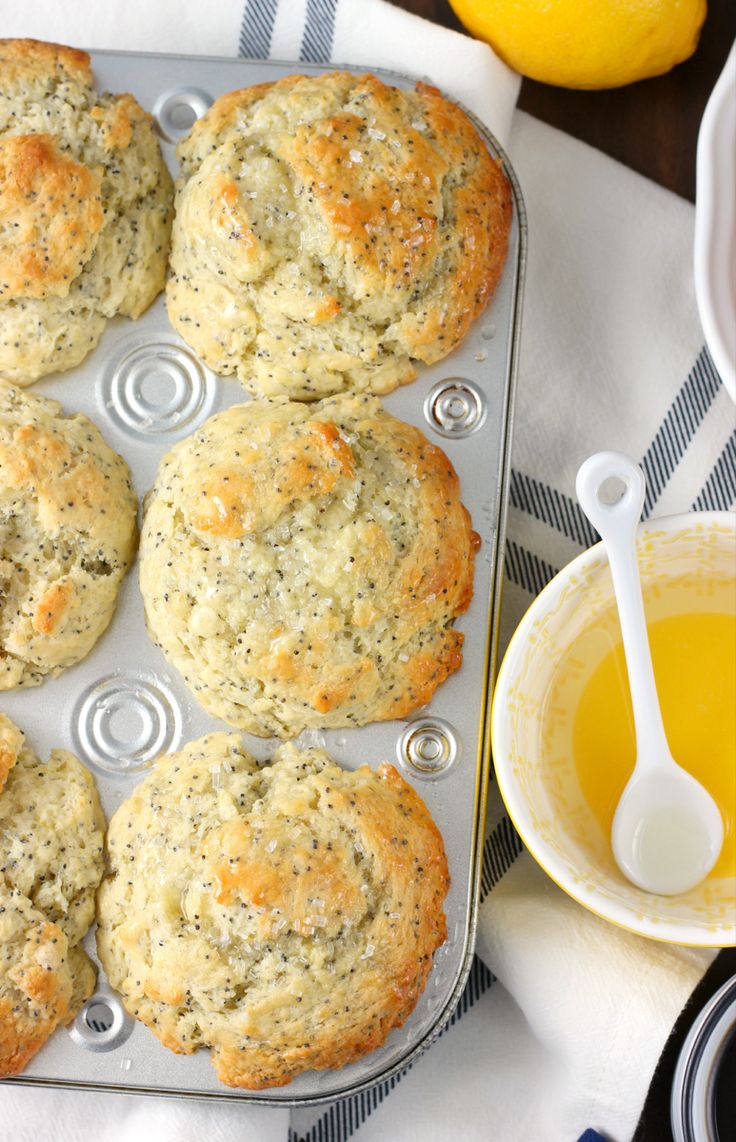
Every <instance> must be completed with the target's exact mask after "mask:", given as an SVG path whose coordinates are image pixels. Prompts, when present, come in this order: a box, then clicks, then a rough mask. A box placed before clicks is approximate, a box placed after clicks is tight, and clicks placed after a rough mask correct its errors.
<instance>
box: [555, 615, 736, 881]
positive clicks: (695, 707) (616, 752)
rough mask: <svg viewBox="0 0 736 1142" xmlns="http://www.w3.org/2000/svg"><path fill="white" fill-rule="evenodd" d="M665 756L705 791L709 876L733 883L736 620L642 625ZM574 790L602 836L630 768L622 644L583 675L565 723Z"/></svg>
mask: <svg viewBox="0 0 736 1142" xmlns="http://www.w3.org/2000/svg"><path fill="white" fill-rule="evenodd" d="M648 630H649V640H650V644H651V647H652V659H653V661H654V673H655V677H656V680H657V692H658V694H659V700H660V704H661V706H662V718H663V720H664V725H665V730H666V732H667V739H668V741H669V744H670V749H671V751H672V756H673V757H674V759H675V761H677V762H678V763H679V764H680V765H681V766H682V767H683V768H684V769H687V770H688V772H689V773H691V774H692V775H693V777H695V778H697V780H698V781H700V782H701V784H703V785H704V786H705V788H706V789H707V790H708V791H709V793H710V794H711V796H712V797H713V798H714V800H715V802H716V804H717V805H718V807H719V809H720V810H721V814H722V816H723V823H724V830H725V839H724V844H723V850H722V852H721V856H720V858H719V860H718V862H717V863H716V865H715V867H714V868H713V870H712V872H711V873H710V876H711V877H723V876H728V877H736V835H735V832H734V830H735V828H736V615H734V614H727V613H724V612H709V611H700V612H697V613H684V614H677V615H672V616H670V617H667V618H662V619H658V620H657V621H656V622H652V623H649V624H648ZM572 745H573V755H574V761H575V768H576V770H577V775H578V780H579V782H580V788H581V792H582V794H583V797H584V798H585V801H586V802H587V804H588V806H589V807H590V809H591V810H592V811H593V813H594V815H595V817H596V819H597V821H598V823H599V824H600V826H601V828H602V829H603V831H604V835H605V836H606V837H610V833H611V823H612V821H613V814H614V811H615V808H616V805H617V803H618V800H619V797H620V796H621V793H622V792H623V789H624V786H625V785H626V782H627V781H628V779H629V777H630V775H631V771H632V769H633V768H634V760H635V754H636V746H635V737H634V721H633V714H632V710H631V699H630V697H629V688H628V680H627V675H626V666H625V663H624V652H623V646H622V644H621V643H620V642H619V643H618V645H617V646H615V647H613V649H611V650H610V651H609V652H608V653H607V654H606V655H605V657H604V658H603V659H602V661H600V662H599V664H598V665H597V666H596V667H595V669H594V670H593V672H592V673H591V674H590V677H589V678H588V680H587V682H586V684H585V686H584V688H583V690H582V693H581V695H580V700H579V704H578V706H577V710H576V713H575V717H574V721H573V725H572Z"/></svg>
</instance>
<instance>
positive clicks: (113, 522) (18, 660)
mask: <svg viewBox="0 0 736 1142" xmlns="http://www.w3.org/2000/svg"><path fill="white" fill-rule="evenodd" d="M137 503H138V501H137V499H136V496H135V494H134V492H133V489H132V487H131V483H130V473H129V471H128V466H127V464H126V463H125V461H124V460H123V459H121V457H120V456H118V455H117V453H116V452H113V450H112V449H111V448H109V447H108V445H107V444H106V443H105V441H104V440H103V439H102V437H101V436H100V433H99V432H98V431H97V429H96V428H95V426H94V425H93V424H92V422H91V421H90V420H88V419H87V417H86V416H82V415H81V414H80V413H77V414H75V415H74V416H64V414H63V412H62V410H61V406H60V405H59V404H57V402H56V401H52V400H48V399H47V398H46V397H40V396H35V395H32V394H30V393H27V392H24V391H23V390H22V389H17V388H14V387H13V386H12V385H7V384H4V383H3V382H0V690H8V689H10V688H11V687H14V686H34V685H37V684H38V683H39V682H41V681H42V680H43V678H44V676H45V675H46V674H54V675H55V674H58V673H59V672H60V671H61V670H63V669H64V668H65V667H67V666H71V665H72V664H73V663H75V662H78V661H79V659H80V658H84V656H85V655H86V654H87V653H88V652H89V651H90V650H91V649H92V647H93V646H94V644H95V642H96V641H97V639H98V638H99V636H100V635H101V634H102V632H103V631H104V630H105V628H106V626H107V624H108V623H109V622H110V619H111V618H112V614H113V610H114V607H115V600H116V597H117V593H118V588H119V587H120V583H121V581H122V579H123V576H124V574H125V572H126V570H127V568H128V566H129V565H130V563H131V561H132V559H133V556H134V553H135V543H136V534H137V532H136V511H137Z"/></svg>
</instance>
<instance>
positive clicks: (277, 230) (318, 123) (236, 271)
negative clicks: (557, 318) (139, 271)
mask: <svg viewBox="0 0 736 1142" xmlns="http://www.w3.org/2000/svg"><path fill="white" fill-rule="evenodd" d="M178 155H179V159H180V161H181V173H180V176H179V179H178V182H177V197H176V220H175V223H174V230H173V235H172V251H171V271H172V272H171V276H170V279H169V282H168V285H167V303H168V310H169V316H170V318H171V321H172V323H173V324H174V326H175V327H176V329H177V330H178V331H179V332H180V333H181V335H182V337H183V338H184V339H185V340H186V341H187V342H188V343H189V345H191V346H192V348H193V349H194V350H195V351H196V352H197V353H198V354H199V355H200V357H202V359H203V360H204V361H206V363H207V364H208V365H210V367H211V368H212V369H214V370H215V371H216V372H218V373H220V374H223V375H227V374H236V375H237V376H238V377H239V379H240V380H241V381H242V383H243V384H244V385H245V387H246V389H247V390H248V391H249V392H251V393H253V394H255V395H265V396H275V395H281V394H283V395H286V396H289V397H291V398H294V399H304V400H314V399H317V398H319V397H324V396H326V395H328V394H330V393H337V392H342V391H345V390H349V391H368V392H374V393H387V392H389V391H390V390H392V389H394V388H396V386H397V385H400V384H404V383H405V382H407V381H411V380H412V379H413V378H414V376H415V375H416V373H415V367H414V364H413V362H414V360H419V361H425V362H428V363H429V362H433V361H438V360H440V358H442V357H444V356H445V355H446V354H447V353H449V352H451V350H452V349H454V348H455V346H456V345H457V344H458V342H459V341H460V340H461V338H462V337H463V336H464V334H465V332H466V331H467V329H468V327H469V325H470V323H471V321H472V320H473V318H474V317H476V316H477V315H478V314H479V313H480V311H481V310H482V309H483V307H484V306H485V304H486V302H487V300H488V298H489V297H490V295H491V293H492V292H493V289H494V288H495V285H496V283H497V281H498V279H499V277H500V274H501V270H502V268H503V264H504V259H505V257H506V247H507V240H508V231H509V226H510V219H511V197H510V189H509V184H508V181H507V179H506V176H505V175H504V173H503V171H502V170H501V167H500V165H499V164H498V163H497V162H496V161H494V160H493V159H492V158H491V157H490V155H489V153H488V150H487V149H486V146H485V143H484V142H483V140H482V139H481V138H480V136H479V135H478V133H477V131H476V130H475V128H474V127H473V125H472V124H471V123H470V121H469V119H468V118H467V116H466V115H465V114H464V113H463V112H462V111H461V110H460V109H459V108H458V107H456V106H455V105H454V104H452V103H449V102H448V101H447V100H446V99H444V98H443V97H442V96H441V95H440V93H439V92H438V91H437V90H436V89H434V88H432V87H428V86H426V85H425V84H421V83H420V84H418V85H417V88H416V90H415V91H403V90H399V89H398V88H394V87H389V86H387V85H386V84H384V83H382V82H381V81H380V80H378V79H376V78H375V77H374V76H371V75H363V76H356V75H351V74H348V73H342V72H335V73H331V74H326V75H320V76H299V75H296V76H287V77H286V78H284V79H281V80H279V81H278V82H276V83H271V84H261V85H259V86H256V87H251V88H247V89H245V90H243V91H235V92H232V93H230V94H228V95H224V96H222V97H221V98H220V99H218V100H217V101H216V102H215V103H214V104H213V105H212V107H211V108H210V109H209V111H208V112H207V113H206V114H205V115H204V116H203V117H202V118H201V119H200V120H199V121H198V122H197V123H196V124H195V125H194V127H193V128H192V131H191V133H190V135H189V136H188V137H187V138H186V139H185V140H184V141H183V142H182V143H180V145H179V149H178Z"/></svg>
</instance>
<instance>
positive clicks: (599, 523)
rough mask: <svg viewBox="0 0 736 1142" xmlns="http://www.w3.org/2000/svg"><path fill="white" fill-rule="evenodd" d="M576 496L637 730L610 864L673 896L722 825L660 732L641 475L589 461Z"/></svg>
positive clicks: (708, 853) (701, 869)
mask: <svg viewBox="0 0 736 1142" xmlns="http://www.w3.org/2000/svg"><path fill="white" fill-rule="evenodd" d="M576 488H577V494H578V500H579V501H580V506H581V507H582V509H583V511H584V512H585V514H586V516H587V517H588V519H589V520H590V522H591V523H592V525H593V527H595V528H596V530H597V531H598V532H599V534H600V536H601V539H602V540H603V542H604V544H605V547H606V552H607V554H608V560H609V564H610V568H611V576H612V578H613V589H614V594H615V597H616V606H617V607H618V612H619V619H620V622H621V634H622V636H623V644H624V655H625V658H626V670H627V674H628V678H629V688H630V691H631V704H632V708H633V712H634V727H635V730H636V764H635V766H634V772H633V773H632V775H631V777H630V778H629V780H628V782H627V784H626V787H625V788H624V792H623V794H622V795H621V798H620V800H619V803H618V806H617V808H616V812H615V814H614V818H613V826H612V829H611V846H612V848H613V855H614V858H615V860H616V863H617V864H618V866H619V868H620V869H621V871H622V873H623V874H624V876H626V877H627V878H628V879H629V880H630V881H631V882H632V883H633V884H635V885H637V886H638V887H639V888H643V889H645V890H646V891H648V892H654V893H658V894H660V895H668V896H669V895H678V894H680V893H683V892H687V891H689V890H690V889H692V888H694V887H695V886H696V885H697V884H700V882H701V881H702V880H704V879H705V877H706V876H707V875H708V873H709V872H710V871H711V869H712V868H713V866H714V865H715V863H716V861H717V860H718V857H719V856H720V852H721V849H722V847H723V819H722V817H721V813H720V810H719V808H718V806H717V805H716V803H715V801H714V800H713V798H712V797H711V795H710V793H708V791H707V790H706V789H705V788H704V787H703V786H702V785H701V784H700V782H699V781H696V779H695V778H694V777H692V775H691V774H689V773H688V772H687V770H685V769H683V768H682V767H681V766H679V765H678V764H677V763H676V762H675V760H674V759H673V757H672V754H671V752H670V748H669V745H668V743H667V735H666V733H665V728H664V724H663V722H662V714H661V710H660V705H659V698H658V696H657V687H656V683H655V679H654V668H653V666H652V656H651V651H650V648H649V639H648V635H647V627H646V616H645V613H644V601H643V598H642V591H641V583H640V581H639V572H638V567H637V562H636V546H635V532H636V526H637V524H638V522H639V517H640V515H641V509H642V505H643V503H644V492H645V481H644V474H643V472H642V471H641V469H640V468H639V467H638V466H637V464H636V463H635V462H634V461H633V460H632V459H631V458H630V457H629V456H625V455H624V454H623V453H621V452H598V453H596V454H595V455H594V456H591V457H589V458H588V459H587V460H586V461H585V463H584V464H583V465H582V466H581V468H580V470H579V471H578V475H577V482H576ZM612 489H613V490H614V491H612Z"/></svg>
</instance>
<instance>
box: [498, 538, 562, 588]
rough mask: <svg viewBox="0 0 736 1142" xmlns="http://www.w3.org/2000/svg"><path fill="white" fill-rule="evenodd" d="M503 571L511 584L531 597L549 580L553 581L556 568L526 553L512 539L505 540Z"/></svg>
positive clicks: (532, 554)
mask: <svg viewBox="0 0 736 1142" xmlns="http://www.w3.org/2000/svg"><path fill="white" fill-rule="evenodd" d="M504 570H505V572H506V577H507V578H508V579H510V580H511V582H512V583H516V584H517V585H518V586H519V587H523V588H524V590H525V591H529V592H531V594H532V595H538V594H539V592H540V591H541V590H542V588H543V587H545V586H546V585H547V583H549V581H550V579H554V577H555V575H556V574H557V568H556V567H553V566H552V564H551V563H547V562H546V560H544V559H540V558H539V556H538V555H535V554H534V553H533V552H531V551H527V549H526V548H525V547H522V546H521V544H520V543H515V542H514V540H513V539H507V540H506V554H505V559H504Z"/></svg>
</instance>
